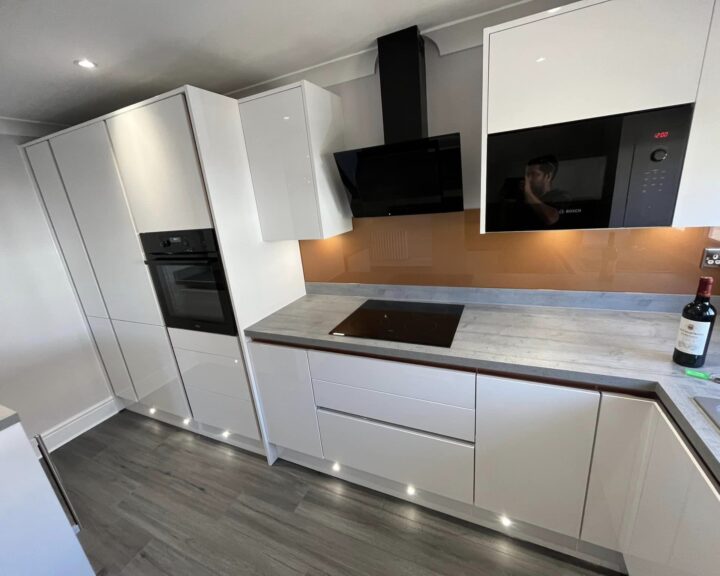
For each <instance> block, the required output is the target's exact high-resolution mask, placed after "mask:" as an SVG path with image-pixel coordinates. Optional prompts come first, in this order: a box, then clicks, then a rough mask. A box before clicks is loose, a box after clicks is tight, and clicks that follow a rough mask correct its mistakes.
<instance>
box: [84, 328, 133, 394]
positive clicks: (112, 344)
mask: <svg viewBox="0 0 720 576" xmlns="http://www.w3.org/2000/svg"><path fill="white" fill-rule="evenodd" d="M87 321H88V324H89V325H90V331H91V332H92V335H93V338H94V340H95V345H96V346H97V348H98V352H100V358H101V359H102V362H103V365H104V366H105V371H106V372H107V375H108V378H109V379H110V385H111V386H112V389H113V392H114V393H115V396H117V397H119V398H123V399H124V400H129V401H130V402H137V400H138V398H137V394H135V389H134V388H133V384H132V380H131V378H130V373H129V372H128V369H127V366H126V364H125V359H124V358H123V355H122V351H121V350H120V344H119V343H118V341H117V337H116V336H115V330H114V329H113V327H112V323H111V322H110V320H108V319H107V318H95V317H93V316H88V317H87Z"/></svg>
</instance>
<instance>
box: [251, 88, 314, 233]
mask: <svg viewBox="0 0 720 576" xmlns="http://www.w3.org/2000/svg"><path fill="white" fill-rule="evenodd" d="M240 117H241V119H242V127H243V133H244V135H245V144H246V146H247V153H248V158H249V160H250V173H251V175H252V181H253V188H254V189H255V200H256V202H257V207H258V214H259V216H260V227H261V229H262V235H263V239H265V240H269V241H271V240H292V239H295V240H306V239H313V238H322V227H321V224H320V217H319V213H318V201H317V197H316V194H315V185H314V183H313V170H312V162H311V159H310V145H309V140H308V130H307V125H306V121H305V106H304V103H303V94H302V88H301V87H299V86H297V87H295V88H291V89H289V90H284V91H282V92H276V93H274V94H269V95H266V96H262V97H259V98H256V99H253V100H249V101H245V102H242V103H241V104H240Z"/></svg>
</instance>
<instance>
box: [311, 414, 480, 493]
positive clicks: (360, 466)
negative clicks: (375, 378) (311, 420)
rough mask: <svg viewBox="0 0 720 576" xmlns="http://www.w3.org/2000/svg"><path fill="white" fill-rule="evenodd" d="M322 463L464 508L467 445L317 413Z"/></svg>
mask: <svg viewBox="0 0 720 576" xmlns="http://www.w3.org/2000/svg"><path fill="white" fill-rule="evenodd" d="M318 422H319V424H320V437H321V438H322V443H323V452H324V453H325V458H326V459H327V460H334V461H336V462H339V463H340V464H344V465H346V466H349V467H350V468H355V469H356V470H362V471H364V472H368V473H370V474H375V475H376V476H381V477H383V478H387V479H389V480H394V481H395V482H401V483H403V484H412V485H413V486H415V487H416V488H417V489H418V490H426V491H428V492H432V493H434V494H438V495H441V496H445V497H447V498H451V499H453V500H458V501H460V502H467V503H469V504H471V503H472V501H473V482H474V459H475V450H474V448H473V446H472V445H469V444H464V443H461V442H456V441H454V440H447V439H444V438H438V437H435V436H430V435H428V434H422V433H420V432H413V431H410V430H404V429H401V428H397V427H395V426H389V425H387V424H378V423H376V422H370V421H368V420H362V419H360V418H354V417H352V416H345V415H342V414H336V413H333V412H327V411H325V410H318Z"/></svg>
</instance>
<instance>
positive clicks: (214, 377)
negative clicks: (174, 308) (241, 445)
mask: <svg viewBox="0 0 720 576" xmlns="http://www.w3.org/2000/svg"><path fill="white" fill-rule="evenodd" d="M168 332H169V334H170V340H171V342H172V345H173V350H174V351H175V357H176V358H177V361H178V367H179V368H180V373H181V374H182V379H183V383H184V384H185V390H186V392H187V396H188V401H189V402H190V408H191V410H192V413H193V418H194V419H195V420H196V421H197V422H200V423H202V424H208V425H210V426H214V427H216V428H221V429H223V430H228V431H230V432H233V433H236V434H240V435H242V436H245V437H247V438H253V439H254V440H259V439H260V433H259V431H258V426H257V419H256V417H255V408H254V405H253V400H252V394H251V393H250V385H249V383H248V379H247V374H246V373H245V363H244V362H243V359H242V354H241V352H240V347H239V343H238V339H237V337H236V336H225V335H222V334H210V333H206V332H193V331H191V330H179V329H176V328H171V329H169V330H168Z"/></svg>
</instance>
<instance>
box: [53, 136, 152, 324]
mask: <svg viewBox="0 0 720 576" xmlns="http://www.w3.org/2000/svg"><path fill="white" fill-rule="evenodd" d="M50 146H51V148H52V150H53V153H54V154H55V158H56V160H57V165H58V168H59V170H60V174H61V175H62V179H63V182H64V183H65V188H66V190H67V194H68V196H69V198H70V202H71V204H72V207H73V211H74V213H75V217H76V219H77V223H78V225H79V227H80V231H81V232H82V236H83V239H84V241H85V247H86V249H87V251H88V254H89V255H90V260H91V262H92V266H93V269H94V271H95V276H96V278H97V281H98V284H99V285H100V289H101V291H102V294H103V298H104V300H105V304H106V306H107V310H108V313H109V315H110V318H112V319H113V320H126V321H131V322H143V323H146V324H155V325H157V326H160V325H162V324H163V321H162V316H161V314H160V309H159V307H158V304H157V300H156V297H155V291H154V289H153V287H152V283H151V281H150V276H149V274H148V271H147V267H146V266H145V260H144V256H143V252H142V248H141V246H140V241H139V239H138V236H137V233H136V231H135V227H134V224H133V220H132V217H131V215H130V211H129V210H128V206H127V202H126V200H125V194H124V193H123V187H122V183H121V181H120V177H119V175H118V171H117V167H116V165H115V158H114V157H113V153H112V147H111V145H110V139H109V138H108V134H107V130H106V128H105V123H104V122H95V123H93V124H89V125H87V126H84V127H82V128H78V129H77V130H73V131H71V132H66V133H64V134H62V135H60V136H57V137H54V138H51V139H50Z"/></svg>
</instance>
